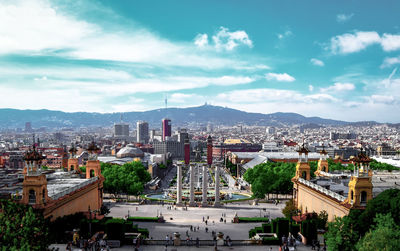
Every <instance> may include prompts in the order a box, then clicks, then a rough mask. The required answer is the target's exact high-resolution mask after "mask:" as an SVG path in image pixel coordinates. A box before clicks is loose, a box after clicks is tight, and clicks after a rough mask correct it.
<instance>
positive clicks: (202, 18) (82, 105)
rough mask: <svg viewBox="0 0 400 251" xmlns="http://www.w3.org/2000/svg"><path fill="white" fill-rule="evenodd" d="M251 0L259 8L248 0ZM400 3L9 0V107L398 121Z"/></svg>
mask: <svg viewBox="0 0 400 251" xmlns="http://www.w3.org/2000/svg"><path fill="white" fill-rule="evenodd" d="M249 3H251V4H249ZM399 10H400V2H399V1H365V0H364V1H331V2H330V3H328V2H327V1H317V0H315V1H311V0H310V1H264V0H254V1H236V0H229V1H228V0H221V1H215V0H210V1H208V0H202V1H194V0H193V1H191V0H182V1H172V0H168V1H153V0H146V1H116V0H115V1H45V0H43V1H30V0H25V1H11V0H2V1H0V95H1V98H0V107H1V108H18V109H42V108H46V109H51V110H62V111H67V112H73V111H94V112H102V113H104V112H125V111H144V110H149V109H156V108H160V107H163V106H164V98H165V96H167V97H168V104H169V106H170V107H188V106H198V105H202V104H204V103H205V102H207V103H209V104H212V105H220V106H228V107H231V108H236V109H240V110H244V111H249V112H261V113H272V112H297V113H300V114H303V115H306V116H320V117H324V118H332V119H342V120H347V121H357V120H376V121H380V122H400V70H398V67H400V19H399Z"/></svg>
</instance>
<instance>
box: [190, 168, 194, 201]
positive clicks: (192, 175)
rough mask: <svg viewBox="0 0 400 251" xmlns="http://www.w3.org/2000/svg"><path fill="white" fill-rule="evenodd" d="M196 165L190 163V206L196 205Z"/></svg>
mask: <svg viewBox="0 0 400 251" xmlns="http://www.w3.org/2000/svg"><path fill="white" fill-rule="evenodd" d="M194 206H195V203H194V166H193V165H190V200H189V207H194Z"/></svg>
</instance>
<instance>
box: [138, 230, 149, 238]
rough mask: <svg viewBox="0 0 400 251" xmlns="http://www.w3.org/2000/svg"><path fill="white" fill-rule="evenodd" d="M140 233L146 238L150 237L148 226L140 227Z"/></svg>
mask: <svg viewBox="0 0 400 251" xmlns="http://www.w3.org/2000/svg"><path fill="white" fill-rule="evenodd" d="M138 233H141V234H142V235H143V236H145V237H146V238H149V230H148V229H147V228H139V229H138Z"/></svg>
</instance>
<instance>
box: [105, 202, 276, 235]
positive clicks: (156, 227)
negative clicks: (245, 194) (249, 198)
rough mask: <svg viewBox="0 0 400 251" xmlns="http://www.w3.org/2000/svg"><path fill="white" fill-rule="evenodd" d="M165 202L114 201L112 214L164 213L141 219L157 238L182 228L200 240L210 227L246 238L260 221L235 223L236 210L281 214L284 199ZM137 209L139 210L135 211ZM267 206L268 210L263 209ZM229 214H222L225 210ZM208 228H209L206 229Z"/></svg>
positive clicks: (241, 213) (246, 213) (243, 213)
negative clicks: (160, 218) (192, 203)
mask: <svg viewBox="0 0 400 251" xmlns="http://www.w3.org/2000/svg"><path fill="white" fill-rule="evenodd" d="M167 206H168V205H166V204H164V206H162V205H138V204H137V203H115V204H112V207H111V208H110V214H109V216H112V217H119V218H124V217H126V216H127V215H128V210H129V216H157V214H162V215H163V216H164V219H165V220H166V222H165V223H155V222H138V225H139V227H144V228H148V229H149V231H150V237H151V238H153V239H156V240H164V239H165V237H166V235H171V234H173V233H174V232H179V233H180V234H181V236H182V239H186V231H188V234H189V236H190V237H192V238H193V239H196V237H198V238H199V239H201V240H211V239H212V235H211V231H215V232H222V233H224V235H225V237H226V236H227V235H229V237H230V238H231V239H233V240H245V239H248V233H249V230H250V229H251V228H254V227H256V226H261V223H232V222H231V221H232V219H233V217H234V216H235V213H237V214H238V216H240V217H259V216H260V215H261V216H269V215H270V216H271V218H276V217H282V216H283V215H282V212H281V210H282V208H283V207H284V203H282V202H281V203H280V204H278V205H277V206H275V204H272V203H260V204H259V205H257V206H253V205H249V202H240V203H239V202H238V203H229V204H228V205H226V206H223V207H221V208H213V207H206V208H198V207H195V208H191V207H188V208H187V211H186V210H183V209H182V208H178V207H177V208H176V210H175V209H172V210H168V209H167ZM136 209H137V211H136ZM264 209H265V211H264ZM223 213H224V214H225V215H226V217H222V214H223ZM207 216H208V217H209V219H208V220H207V221H208V223H207V225H206V223H205V222H203V217H205V219H207ZM221 217H222V218H223V219H224V220H226V223H224V222H222V223H221V222H220V218H221ZM190 226H193V227H196V229H197V227H198V228H199V230H197V231H196V232H195V231H190ZM206 228H208V232H206V231H205V229H206Z"/></svg>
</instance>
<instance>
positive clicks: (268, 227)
mask: <svg viewBox="0 0 400 251" xmlns="http://www.w3.org/2000/svg"><path fill="white" fill-rule="evenodd" d="M261 226H262V228H263V233H272V225H271V223H264V224H262V225H261Z"/></svg>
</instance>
